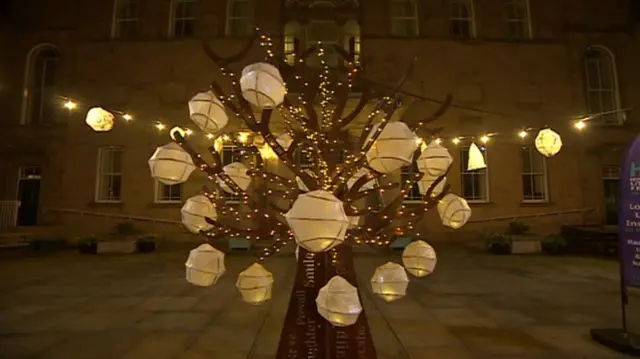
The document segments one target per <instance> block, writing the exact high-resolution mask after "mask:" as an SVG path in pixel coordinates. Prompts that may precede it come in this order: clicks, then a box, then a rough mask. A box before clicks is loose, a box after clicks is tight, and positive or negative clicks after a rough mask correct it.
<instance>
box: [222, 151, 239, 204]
mask: <svg viewBox="0 0 640 359" xmlns="http://www.w3.org/2000/svg"><path fill="white" fill-rule="evenodd" d="M220 157H221V160H222V165H223V166H226V165H228V164H231V163H233V162H242V150H241V148H240V147H238V146H234V145H224V146H223V147H222V153H221V156H220ZM222 198H224V200H225V201H227V202H240V201H241V200H242V198H241V197H240V196H239V195H235V194H231V193H228V192H226V191H222Z"/></svg>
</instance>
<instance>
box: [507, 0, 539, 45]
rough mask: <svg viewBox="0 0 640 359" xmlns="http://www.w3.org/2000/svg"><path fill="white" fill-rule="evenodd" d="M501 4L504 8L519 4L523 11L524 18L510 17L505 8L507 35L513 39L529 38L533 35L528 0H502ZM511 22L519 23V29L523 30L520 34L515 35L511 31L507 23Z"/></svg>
mask: <svg viewBox="0 0 640 359" xmlns="http://www.w3.org/2000/svg"><path fill="white" fill-rule="evenodd" d="M503 5H504V7H505V8H507V7H508V6H509V5H512V6H518V5H521V6H522V7H523V8H524V11H525V14H524V18H511V17H510V16H509V13H508V12H507V11H506V10H505V18H504V21H505V22H506V24H507V32H508V34H507V35H508V37H509V38H510V39H513V40H530V39H531V38H532V37H533V31H532V28H531V7H530V6H529V0H504V4H503ZM513 23H519V25H520V26H521V30H524V31H523V34H522V35H517V36H516V35H514V34H512V33H511V31H510V27H509V25H510V24H513Z"/></svg>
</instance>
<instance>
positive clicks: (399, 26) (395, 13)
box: [389, 0, 418, 37]
mask: <svg viewBox="0 0 640 359" xmlns="http://www.w3.org/2000/svg"><path fill="white" fill-rule="evenodd" d="M389 12H390V15H391V35H392V36H399V37H415V36H418V4H417V1H416V0H391V1H390V2H389Z"/></svg>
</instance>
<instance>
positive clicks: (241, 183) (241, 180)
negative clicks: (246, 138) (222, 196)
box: [218, 162, 251, 194]
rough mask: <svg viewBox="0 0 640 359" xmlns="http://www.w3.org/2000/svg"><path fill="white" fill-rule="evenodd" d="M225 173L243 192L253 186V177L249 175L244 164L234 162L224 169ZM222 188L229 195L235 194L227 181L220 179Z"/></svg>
mask: <svg viewBox="0 0 640 359" xmlns="http://www.w3.org/2000/svg"><path fill="white" fill-rule="evenodd" d="M223 170H224V173H226V174H227V175H228V176H229V177H230V178H231V180H233V182H235V184H236V185H238V187H240V189H241V190H243V191H246V190H247V188H249V185H250V184H251V177H250V176H249V175H248V174H247V171H248V170H249V169H248V168H247V166H245V164H244V163H242V162H233V163H230V164H228V165H226V166H224V167H223ZM218 183H219V184H220V187H221V188H222V189H223V190H224V191H225V192H227V193H229V194H235V191H234V190H233V189H231V188H230V187H229V186H228V185H227V183H226V182H225V181H223V180H222V179H220V178H218Z"/></svg>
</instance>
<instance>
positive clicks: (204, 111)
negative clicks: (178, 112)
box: [189, 91, 229, 132]
mask: <svg viewBox="0 0 640 359" xmlns="http://www.w3.org/2000/svg"><path fill="white" fill-rule="evenodd" d="M189 117H190V118H191V121H193V122H194V123H195V124H196V125H197V126H198V127H199V128H200V129H201V130H202V131H204V132H218V131H220V130H222V129H223V128H224V127H225V126H226V125H227V123H229V117H228V116H227V113H226V111H225V109H224V105H223V104H222V102H220V100H218V98H217V97H216V95H215V94H214V93H213V92H212V91H207V92H200V93H198V94H196V95H195V96H193V98H192V99H191V101H189Z"/></svg>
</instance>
